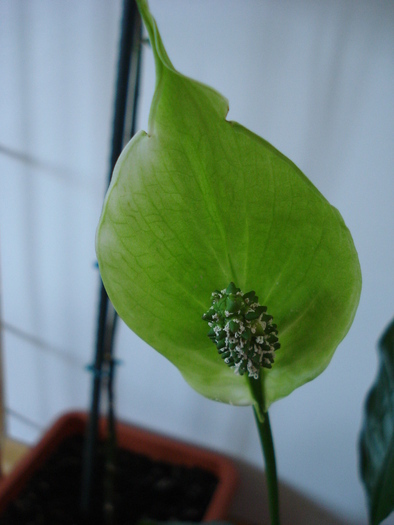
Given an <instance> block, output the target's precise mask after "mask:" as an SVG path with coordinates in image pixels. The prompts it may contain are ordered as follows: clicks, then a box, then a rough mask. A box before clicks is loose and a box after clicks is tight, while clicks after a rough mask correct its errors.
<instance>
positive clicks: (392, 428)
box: [360, 321, 394, 525]
mask: <svg viewBox="0 0 394 525" xmlns="http://www.w3.org/2000/svg"><path fill="white" fill-rule="evenodd" d="M379 358H380V367H379V373H378V376H377V378H376V381H375V383H374V385H373V387H372V388H371V390H370V392H369V394H368V397H367V401H366V405H365V419H364V426H363V430H362V433H361V439H360V466H361V476H362V479H363V482H364V486H365V490H366V493H367V498H368V505H369V512H370V523H371V524H372V525H377V524H378V523H380V522H381V521H383V520H384V519H385V518H386V517H387V516H388V515H389V514H390V512H392V511H393V510H394V321H393V322H392V323H391V325H390V326H389V328H388V329H387V331H386V332H385V334H384V335H383V337H382V339H381V340H380V343H379Z"/></svg>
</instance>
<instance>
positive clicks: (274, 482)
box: [253, 407, 280, 525]
mask: <svg viewBox="0 0 394 525" xmlns="http://www.w3.org/2000/svg"><path fill="white" fill-rule="evenodd" d="M253 410H254V416H255V419H256V424H257V429H258V431H259V436H260V442H261V446H262V449H263V455H264V461H265V476H266V480H267V488H268V505H269V511H270V516H271V525H280V519H279V495H278V478H277V474H276V461H275V450H274V442H273V439H272V433H271V426H270V420H269V417H268V412H265V413H264V420H263V421H261V420H260V414H259V413H258V412H257V410H256V408H255V407H253Z"/></svg>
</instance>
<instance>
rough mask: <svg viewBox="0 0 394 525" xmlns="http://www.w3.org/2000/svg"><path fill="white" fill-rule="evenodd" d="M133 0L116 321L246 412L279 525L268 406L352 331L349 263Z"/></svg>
mask: <svg viewBox="0 0 394 525" xmlns="http://www.w3.org/2000/svg"><path fill="white" fill-rule="evenodd" d="M137 4H138V8H139V11H140V13H141V16H142V19H143V21H144V23H145V26H146V29H147V31H148V34H149V38H150V42H151V46H152V50H153V54H154V59H155V66H156V89H155V94H154V97H153V101H152V106H151V110H150V115H149V123H148V132H145V131H141V132H139V133H138V134H137V135H136V136H135V137H134V138H133V139H132V140H131V141H130V142H129V144H128V145H127V146H126V148H125V149H124V151H123V153H122V154H121V156H120V157H119V160H118V162H117V164H116V167H115V170H114V174H113V178H112V183H111V185H110V188H109V190H108V193H107V196H106V200H105V203H104V208H103V212H102V216H101V218H100V223H99V226H98V230H97V239H96V249H97V257H98V262H99V267H100V272H101V276H102V279H103V283H104V285H105V287H106V290H107V292H108V295H109V297H110V299H111V301H112V303H113V305H114V307H115V308H116V310H117V312H118V314H119V315H120V317H121V318H122V319H123V320H124V321H125V323H126V324H127V325H128V326H129V327H130V328H131V329H132V330H133V331H134V332H135V333H136V334H137V335H139V336H140V337H141V338H142V339H144V340H145V341H146V342H147V343H148V344H149V345H151V346H152V347H153V348H155V349H156V350H157V351H158V352H160V353H161V354H162V355H163V356H165V357H166V358H167V359H169V360H170V361H171V362H172V363H173V364H174V365H175V366H176V367H177V368H178V369H179V370H180V372H181V373H182V375H183V377H184V378H185V380H186V381H187V382H188V383H189V384H190V385H191V386H192V387H193V388H194V389H195V390H197V391H198V392H199V393H200V394H202V395H204V396H206V397H208V398H210V399H213V400H216V401H221V402H224V403H231V404H233V405H252V406H253V409H254V412H255V415H256V422H257V428H258V431H259V434H260V437H261V441H262V446H263V451H264V456H265V461H266V472H267V480H268V489H269V500H270V513H271V520H272V524H279V504H278V495H277V479H276V468H275V456H274V449H273V443H272V437H271V431H270V426H269V417H268V409H269V407H270V405H271V404H272V403H273V402H274V401H276V400H278V399H280V398H283V397H285V396H287V395H288V394H290V393H291V392H292V391H293V390H294V389H296V388H298V387H300V386H301V385H303V384H304V383H306V382H308V381H311V380H312V379H314V378H315V377H316V376H318V375H319V374H320V373H321V372H322V371H323V370H324V369H325V368H326V367H327V365H328V364H329V362H330V360H331V358H332V356H333V353H334V351H335V349H336V348H337V346H338V344H339V343H340V342H341V341H342V339H343V338H344V337H345V335H346V333H347V332H348V330H349V328H350V326H351V324H352V321H353V318H354V315H355V312H356V309H357V305H358V301H359V297H360V290H361V272H360V266H359V261H358V257H357V253H356V250H355V247H354V244H353V241H352V237H351V235H350V233H349V230H348V229H347V227H346V226H345V224H344V221H343V219H342V217H341V215H340V214H339V212H338V211H337V210H336V209H335V208H334V207H332V206H331V205H330V204H329V202H328V201H327V200H326V199H325V198H324V197H323V196H322V195H321V193H320V192H319V191H318V190H317V189H316V188H315V186H314V185H313V184H312V183H311V182H310V181H309V180H308V179H307V178H306V177H305V175H304V174H303V173H302V172H301V171H300V170H299V169H298V168H297V167H296V166H295V165H294V164H293V163H292V162H291V161H290V160H289V159H287V158H286V157H285V156H284V155H283V154H281V153H280V152H279V151H277V150H276V149H275V148H274V147H273V146H271V144H269V143H268V142H266V141H265V140H263V139H262V138H260V137H258V136H257V135H255V134H254V133H252V132H251V131H249V130H247V129H246V128H244V127H243V126H242V125H240V124H238V123H236V122H230V121H227V120H226V115H227V112H228V109H229V107H228V101H227V100H226V99H225V98H224V97H223V96H222V95H220V94H219V93H218V92H216V91H215V90H214V89H212V88H210V87H208V86H205V85H203V84H201V83H199V82H196V81H194V80H191V79H189V78H187V77H185V76H183V75H182V74H181V73H179V72H178V71H176V70H175V68H174V67H173V65H172V63H171V61H170V59H169V57H168V55H167V53H166V51H165V48H164V46H163V43H162V40H161V38H160V34H159V32H158V29H157V26H156V23H155V20H154V18H153V17H152V15H151V13H150V11H149V7H148V3H147V1H146V0H137ZM212 343H214V344H212Z"/></svg>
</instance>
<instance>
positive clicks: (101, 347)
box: [81, 0, 142, 522]
mask: <svg viewBox="0 0 394 525" xmlns="http://www.w3.org/2000/svg"><path fill="white" fill-rule="evenodd" d="M141 29H142V24H141V18H140V15H139V12H138V9H137V5H136V3H135V1H134V0H124V2H123V16H122V25H121V37H120V45H119V60H118V72H117V82H116V96H115V111H114V122H113V135H112V146H111V158H110V175H109V181H110V180H111V176H112V171H113V168H114V166H115V163H116V161H117V159H118V157H119V155H120V153H121V151H122V149H123V147H124V146H125V144H126V143H127V142H128V140H129V139H130V138H131V137H132V136H133V135H134V133H135V130H136V117H137V115H136V114H137V98H138V89H139V77H140V63H141ZM116 319H117V315H116V313H115V310H114V308H113V306H112V304H111V303H110V301H109V299H108V295H107V293H106V291H105V289H104V286H103V284H102V283H101V286H100V305H99V315H98V327H97V338H96V354H95V360H94V364H93V366H92V367H91V368H92V370H93V384H92V399H91V410H90V417H89V421H88V425H87V430H86V436H85V446H84V454H83V472H82V490H81V515H82V518H83V519H84V520H85V521H86V522H88V521H89V519H90V518H91V516H92V514H93V509H92V492H93V480H94V479H95V476H94V474H95V472H94V470H95V458H96V451H97V440H98V419H99V413H100V394H101V387H102V381H103V374H104V373H105V372H106V373H107V374H108V377H107V389H108V397H109V407H108V410H109V414H108V417H109V425H108V428H109V431H110V432H112V434H113V435H112V436H110V437H109V440H110V441H112V442H115V441H116V436H115V425H114V420H115V415H114V403H113V375H114V370H113V366H114V359H113V346H114V334H115V326H116ZM110 519H112V518H109V521H110Z"/></svg>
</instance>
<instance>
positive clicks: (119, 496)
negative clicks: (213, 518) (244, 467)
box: [0, 436, 217, 525]
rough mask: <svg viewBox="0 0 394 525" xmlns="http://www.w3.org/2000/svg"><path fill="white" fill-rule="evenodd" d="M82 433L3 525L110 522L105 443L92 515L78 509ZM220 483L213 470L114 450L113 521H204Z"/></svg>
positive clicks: (0, 520) (129, 524) (119, 524)
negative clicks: (86, 516) (83, 516)
mask: <svg viewBox="0 0 394 525" xmlns="http://www.w3.org/2000/svg"><path fill="white" fill-rule="evenodd" d="M82 448H83V437H82V436H73V437H70V438H68V439H66V440H65V441H64V442H63V443H62V445H61V446H60V447H59V448H58V449H57V450H56V451H55V452H54V453H53V454H52V456H51V457H50V458H49V459H48V460H47V461H46V463H45V464H44V465H43V466H42V467H41V469H40V470H39V471H37V473H36V474H34V476H33V477H32V478H31V479H30V481H29V482H28V484H27V486H26V487H25V488H24V489H23V490H22V492H21V493H20V494H19V496H18V497H17V499H16V500H14V501H13V502H12V503H10V504H9V506H8V507H7V509H6V510H5V512H4V513H3V514H2V515H1V516H0V525H86V524H87V523H88V524H89V525H91V524H94V525H106V523H109V521H108V520H107V521H105V519H104V514H103V506H104V505H105V490H104V487H103V478H104V479H105V477H104V476H103V472H104V462H105V460H104V457H105V454H104V449H105V447H104V445H100V450H99V452H98V458H97V461H96V465H97V470H96V472H95V476H94V479H95V486H94V492H93V503H94V504H93V508H94V514H93V515H92V516H91V518H90V520H89V521H88V522H87V521H86V520H85V521H83V520H82V519H81V516H80V512H79V502H80V494H81V473H82ZM216 485H217V478H216V477H215V475H214V474H212V473H210V472H208V471H206V470H202V469H200V468H195V467H192V468H189V467H185V466H179V465H173V464H170V463H166V462H162V461H160V462H159V461H153V460H151V459H149V458H148V457H146V456H144V455H141V454H136V453H133V452H130V451H127V450H124V449H118V450H117V452H116V461H115V471H114V496H113V507H114V509H115V511H114V519H113V522H112V523H113V524H114V525H134V524H136V523H138V522H139V521H140V520H149V519H150V520H158V521H168V520H176V521H189V522H190V521H194V522H198V521H201V519H202V517H203V515H204V513H205V511H206V509H207V507H208V504H209V502H210V500H211V497H212V495H213V493H214V491H215V488H216Z"/></svg>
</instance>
